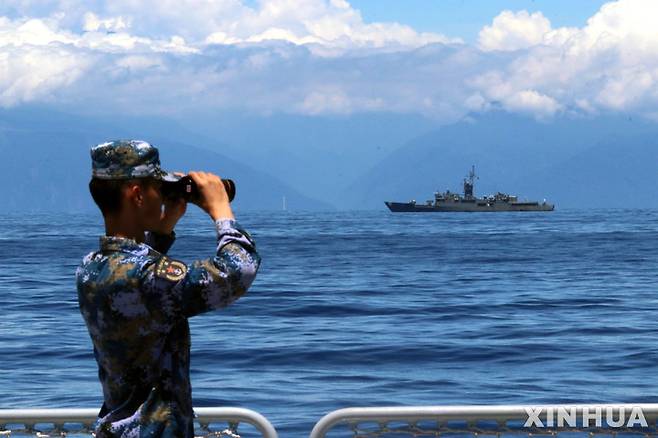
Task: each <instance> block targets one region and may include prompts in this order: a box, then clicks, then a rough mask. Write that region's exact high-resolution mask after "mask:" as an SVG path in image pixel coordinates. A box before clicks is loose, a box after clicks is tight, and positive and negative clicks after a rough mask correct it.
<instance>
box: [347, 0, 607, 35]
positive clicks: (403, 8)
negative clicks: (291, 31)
mask: <svg viewBox="0 0 658 438" xmlns="http://www.w3.org/2000/svg"><path fill="white" fill-rule="evenodd" d="M605 3H606V1H605V0H503V1H501V0H404V1H400V0H352V1H350V4H351V5H352V6H353V7H354V8H355V9H357V10H359V11H360V12H361V15H362V16H363V19H364V20H365V21H368V22H377V21H382V22H400V23H404V24H408V25H410V26H411V27H413V28H414V29H416V30H418V31H422V32H437V33H444V34H446V35H453V36H459V37H460V38H462V39H463V40H464V41H466V42H468V43H471V44H472V43H476V42H477V37H478V33H479V32H480V30H481V29H482V27H483V26H485V25H487V24H489V23H490V22H491V19H492V18H493V17H495V16H496V15H498V14H499V13H500V12H501V11H503V10H505V9H508V10H512V11H520V10H526V11H529V12H542V13H543V14H544V16H545V17H547V18H548V19H549V20H550V21H551V23H553V25H554V26H558V27H562V26H579V27H580V26H583V25H584V24H585V23H586V22H587V19H588V18H589V17H591V16H592V15H594V13H596V12H597V11H598V10H599V9H600V8H601V6H602V5H604V4H605Z"/></svg>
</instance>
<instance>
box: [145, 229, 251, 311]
mask: <svg viewBox="0 0 658 438" xmlns="http://www.w3.org/2000/svg"><path fill="white" fill-rule="evenodd" d="M215 227H216V229H217V251H216V253H215V255H214V256H213V257H211V258H208V259H204V260H197V261H195V262H193V263H192V264H190V265H189V266H187V265H185V264H184V263H183V262H180V261H177V260H173V259H171V258H169V257H167V256H162V257H161V258H159V259H157V260H155V261H154V262H153V263H152V264H150V266H148V267H147V268H146V270H145V271H144V274H143V277H142V289H143V290H144V291H145V293H146V295H147V296H148V297H151V298H150V299H155V300H157V301H159V307H160V311H163V312H164V313H165V314H167V315H168V317H169V318H171V319H172V320H175V319H179V318H181V317H185V318H189V317H192V316H195V315H198V314H201V313H205V312H208V311H211V310H214V309H219V308H221V307H225V306H228V305H229V304H231V303H232V302H233V301H235V300H237V299H238V298H240V297H241V296H242V295H244V294H245V293H246V292H247V289H249V286H251V283H252V282H253V281H254V279H255V277H256V273H257V271H258V268H259V267H260V261H261V259H260V256H259V255H258V253H257V252H256V245H255V243H254V241H253V239H252V238H251V236H250V235H249V233H247V231H245V230H244V229H243V228H242V227H241V226H240V225H239V224H238V223H237V222H236V221H235V220H230V219H226V220H218V221H216V222H215Z"/></svg>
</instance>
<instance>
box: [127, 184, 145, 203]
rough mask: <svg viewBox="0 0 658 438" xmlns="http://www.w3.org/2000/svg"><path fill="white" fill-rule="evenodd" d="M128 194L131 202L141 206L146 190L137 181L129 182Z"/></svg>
mask: <svg viewBox="0 0 658 438" xmlns="http://www.w3.org/2000/svg"><path fill="white" fill-rule="evenodd" d="M126 196H127V198H128V200H129V201H130V203H131V204H132V205H134V206H136V207H141V206H142V204H143V202H144V192H143V190H142V187H141V185H140V184H139V183H137V182H129V183H128V184H127V186H126Z"/></svg>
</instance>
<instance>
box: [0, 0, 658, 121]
mask: <svg viewBox="0 0 658 438" xmlns="http://www.w3.org/2000/svg"><path fill="white" fill-rule="evenodd" d="M9 10H11V11H13V12H12V14H13V16H14V18H8V16H7V17H0V105H3V106H8V105H17V104H20V103H22V102H29V101H49V102H54V103H57V102H63V103H65V104H70V105H72V106H75V105H79V103H80V102H87V101H89V100H90V99H93V100H99V99H102V100H103V102H104V105H103V106H102V108H104V109H107V110H111V109H112V108H119V107H120V108H121V109H122V110H126V108H127V110H128V111H136V112H140V111H141V112H145V111H149V112H176V111H179V112H180V111H206V110H213V109H229V108H231V109H233V108H239V109H247V110H251V111H260V112H277V111H286V112H298V113H306V114H327V113H338V114H349V113H355V112H361V111H394V112H421V113H424V114H427V115H430V116H433V117H436V118H439V119H442V120H454V119H455V118H459V117H462V116H464V115H465V114H467V113H468V112H472V111H475V112H477V111H487V110H488V109H490V108H491V107H492V106H496V107H498V106H502V107H503V108H505V109H507V110H508V111H511V112H521V113H528V114H532V115H534V116H535V117H537V118H540V119H547V118H550V117H553V116H555V115H558V114H562V113H567V112H580V113H587V114H596V113H597V112H602V111H627V112H636V113H638V114H645V115H647V116H649V115H650V114H653V115H654V116H655V114H656V113H658V111H657V110H656V107H658V86H657V85H658V32H656V31H655V24H654V23H656V22H658V2H655V1H654V0H619V1H615V2H610V3H608V4H606V5H604V6H603V7H602V8H601V10H600V11H598V12H597V13H596V14H594V15H593V16H592V17H591V18H590V19H589V20H588V21H587V23H586V24H585V25H584V26H582V27H580V28H575V27H574V28H566V27H563V28H553V27H552V26H551V23H550V21H549V20H548V19H547V18H546V17H545V16H544V15H543V14H541V13H540V12H527V11H516V12H513V11H503V12H501V13H500V14H499V15H498V16H497V17H494V18H493V20H492V22H491V24H490V25H488V26H485V27H484V28H483V29H482V31H481V33H480V37H479V41H478V45H477V47H473V46H469V45H467V44H463V43H459V40H454V39H450V38H447V37H445V36H443V35H440V34H436V33H422V32H418V31H416V30H414V29H413V28H411V27H409V26H406V25H403V24H400V23H367V22H365V21H364V20H363V18H362V17H361V15H360V13H359V12H358V11H357V10H356V9H354V8H353V7H351V6H350V4H349V2H348V1H346V0H294V1H293V0H267V1H266V0H261V1H259V2H258V3H257V6H254V7H250V6H248V5H247V4H246V3H244V2H243V1H242V0H177V1H174V0H159V1H156V0H143V1H140V2H136V1H134V0H113V1H112V2H106V1H102V0H90V1H82V0H45V1H43V2H31V1H20V2H19V1H18V0H4V1H3V2H2V4H0V15H1V14H2V13H3V11H4V12H5V13H7V14H9V12H7V11H9ZM64 11H66V12H65V13H64ZM23 15H24V17H23Z"/></svg>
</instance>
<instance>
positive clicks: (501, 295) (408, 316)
mask: <svg viewBox="0 0 658 438" xmlns="http://www.w3.org/2000/svg"><path fill="white" fill-rule="evenodd" d="M194 210H196V207H194ZM236 216H237V218H238V221H239V222H240V223H241V224H242V225H243V226H244V227H245V228H246V229H247V230H249V231H250V233H251V234H252V235H253V237H254V239H255V240H256V242H257V246H258V251H259V252H260V254H261V256H262V260H263V262H262V266H261V268H260V271H259V273H258V276H257V278H256V280H255V282H254V284H253V286H252V287H251V289H250V290H249V292H248V294H247V295H245V296H244V297H242V298H241V299H240V300H239V301H237V302H236V303H234V304H233V305H231V306H229V307H228V308H225V309H221V310H218V311H214V312H211V313H207V314H204V315H200V316H197V317H194V318H192V319H191V320H190V324H191V331H192V371H191V377H192V387H193V398H194V404H195V406H197V407H201V406H219V407H226V406H236V407H245V408H249V409H253V410H255V411H258V412H260V413H261V414H263V415H264V416H265V417H267V418H268V419H269V420H270V421H271V422H272V424H273V425H274V426H275V427H276V429H277V430H278V431H279V435H280V436H281V437H305V436H308V434H309V432H310V430H311V429H312V427H313V425H314V424H315V423H316V422H317V421H318V420H319V419H320V418H321V417H322V416H324V415H325V414H327V413H329V412H330V411H332V410H335V409H340V408H345V407H355V406H361V407H363V406H399V405H405V406H413V405H465V404H553V403H617V402H627V403H631V402H632V403H641V402H642V403H652V402H653V403H655V402H658V379H656V380H654V378H655V377H656V376H658V210H568V209H564V210H561V209H560V210H556V211H554V212H551V213H529V212H525V213H495V214H492V213H444V214H441V213H434V214H393V213H389V212H388V211H384V210H382V211H358V212H357V211H355V212H294V211H270V212H249V211H239V212H237V214H236ZM103 232H104V230H103V226H102V221H101V217H100V215H99V214H27V215H18V214H6V213H5V214H2V215H0V312H1V313H0V409H10V408H63V407H72V408H73V407H76V408H98V407H100V406H101V403H102V400H101V388H100V385H99V383H98V379H97V369H96V364H95V362H94V358H93V355H92V347H91V342H90V340H89V336H88V333H87V330H86V327H85V325H84V322H83V320H82V317H81V315H80V313H79V310H78V304H77V294H76V289H75V282H74V273H75V269H76V267H77V266H78V264H79V262H80V260H81V259H82V257H83V256H84V255H85V254H86V253H88V252H90V251H93V250H94V249H96V248H97V247H98V238H99V236H100V235H101V234H103ZM177 234H178V239H177V241H176V243H175V244H174V246H173V247H172V249H171V250H170V252H169V254H170V256H171V257H174V258H177V259H180V260H183V261H185V262H191V261H193V260H195V259H199V258H205V257H209V256H211V255H212V253H213V251H214V249H215V235H214V231H213V227H212V222H211V221H210V219H208V218H207V217H206V216H204V215H203V214H201V212H200V211H198V210H197V211H190V212H189V213H188V214H187V215H186V216H185V217H184V218H183V219H182V220H181V222H180V223H179V225H178V227H177ZM252 436H256V435H252Z"/></svg>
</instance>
